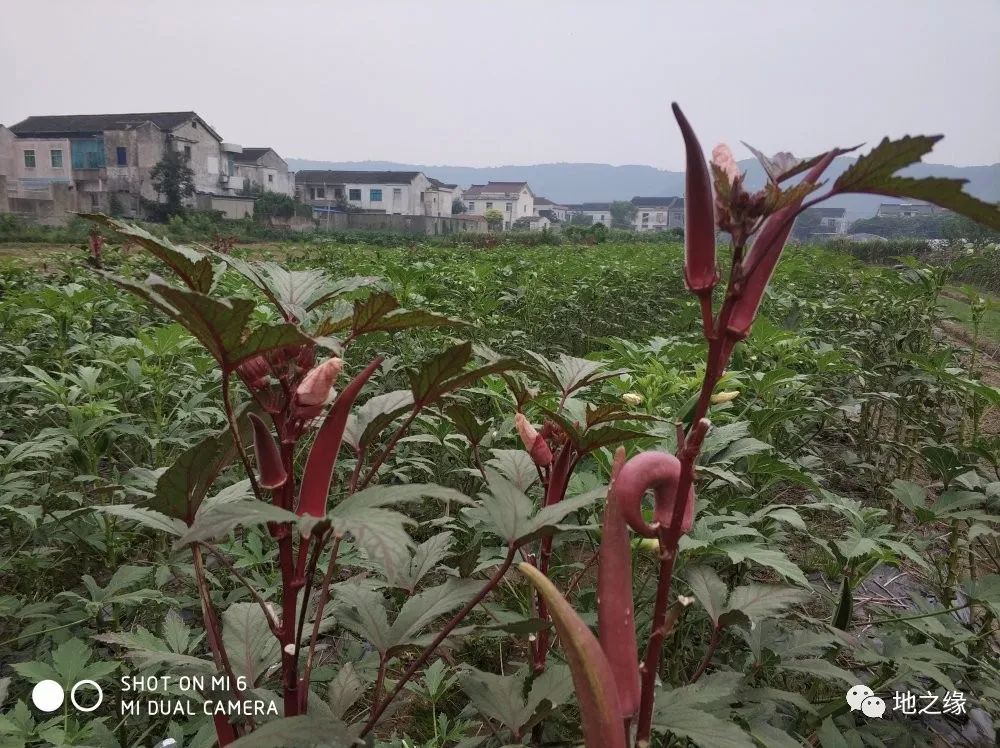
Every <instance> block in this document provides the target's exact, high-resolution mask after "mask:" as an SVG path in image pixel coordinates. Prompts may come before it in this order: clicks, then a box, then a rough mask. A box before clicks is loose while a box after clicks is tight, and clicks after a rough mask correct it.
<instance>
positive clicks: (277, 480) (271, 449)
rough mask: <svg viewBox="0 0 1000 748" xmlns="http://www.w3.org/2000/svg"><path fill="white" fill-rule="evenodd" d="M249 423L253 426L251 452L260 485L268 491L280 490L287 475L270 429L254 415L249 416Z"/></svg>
mask: <svg viewBox="0 0 1000 748" xmlns="http://www.w3.org/2000/svg"><path fill="white" fill-rule="evenodd" d="M250 423H252V424H253V450H254V454H255V455H256V457H257V470H258V472H259V473H260V485H261V486H263V487H264V488H268V489H275V488H280V487H281V486H283V485H285V481H287V480H288V473H286V472H285V466H284V464H283V463H282V462H281V454H280V452H279V451H278V445H277V444H276V443H275V441H274V437H273V436H272V435H271V429H269V428H268V427H267V424H266V423H264V422H263V421H262V420H260V418H258V417H257V415H256V414H255V413H251V414H250Z"/></svg>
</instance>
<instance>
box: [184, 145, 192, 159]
mask: <svg viewBox="0 0 1000 748" xmlns="http://www.w3.org/2000/svg"><path fill="white" fill-rule="evenodd" d="M184 158H186V159H187V160H188V161H190V160H191V146H189V145H186V146H184Z"/></svg>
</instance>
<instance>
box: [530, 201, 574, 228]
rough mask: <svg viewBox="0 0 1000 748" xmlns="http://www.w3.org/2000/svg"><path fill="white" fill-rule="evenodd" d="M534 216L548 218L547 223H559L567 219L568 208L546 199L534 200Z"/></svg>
mask: <svg viewBox="0 0 1000 748" xmlns="http://www.w3.org/2000/svg"><path fill="white" fill-rule="evenodd" d="M535 215H538V216H543V217H545V218H548V219H549V221H551V222H553V223H555V222H561V221H565V220H566V219H567V218H568V217H569V207H568V206H566V205H562V204H560V203H557V202H553V201H552V200H549V199H548V198H547V197H536V198H535Z"/></svg>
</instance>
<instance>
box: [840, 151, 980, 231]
mask: <svg viewBox="0 0 1000 748" xmlns="http://www.w3.org/2000/svg"><path fill="white" fill-rule="evenodd" d="M941 137H942V136H940V135H934V136H927V135H920V136H915V137H914V136H910V135H906V136H904V137H902V138H900V139H899V140H889V138H885V139H883V140H882V142H881V143H879V144H878V146H876V147H875V148H874V149H873V150H872V151H871V152H870V153H868V154H867V155H865V156H862V157H861V158H859V159H858V160H857V161H856V162H855V163H854V164H853V165H852V166H851V167H850V168H849V169H847V171H845V172H844V173H843V174H841V175H840V177H839V178H838V179H837V181H836V182H834V185H833V192H834V193H845V192H867V193H872V194H876V195H888V196H890V197H909V198H915V199H917V200H925V201H927V202H929V203H934V204H935V205H939V206H941V207H942V208H947V209H949V210H951V211H954V212H955V213H958V214H960V215H963V216H966V217H967V218H971V219H972V220H974V221H977V222H979V223H982V224H984V225H986V226H989V227H990V228H994V229H1000V207H998V206H996V205H992V204H990V203H986V202H983V201H982V200H978V199H977V198H975V197H973V196H972V195H970V194H968V193H967V192H964V191H963V190H962V187H963V186H964V185H965V184H966V183H967V181H968V180H965V179H947V178H944V177H926V178H924V179H913V178H910V177H898V176H894V174H895V172H897V171H899V170H900V169H902V168H904V167H906V166H909V165H911V164H914V163H917V162H918V161H920V159H921V158H922V157H923V156H925V155H926V154H927V153H930V151H931V149H932V148H933V147H934V144H935V143H937V141H939V140H940V139H941Z"/></svg>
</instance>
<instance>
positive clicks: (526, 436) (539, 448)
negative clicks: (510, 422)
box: [514, 413, 552, 467]
mask: <svg viewBox="0 0 1000 748" xmlns="http://www.w3.org/2000/svg"><path fill="white" fill-rule="evenodd" d="M514 425H515V426H516V427H517V433H518V436H520V437H521V442H522V443H523V444H524V448H525V449H526V450H528V454H529V455H531V460H532V462H534V463H535V464H536V465H538V467H545V466H546V465H551V464H552V450H551V449H549V445H548V442H546V441H545V439H544V438H543V437H542V436H540V435H539V434H538V432H537V431H535V427H534V426H532V425H531V423H530V422H529V421H528V419H527V418H525V417H524V414H523V413H518V414H517V415H516V416H514Z"/></svg>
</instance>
